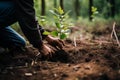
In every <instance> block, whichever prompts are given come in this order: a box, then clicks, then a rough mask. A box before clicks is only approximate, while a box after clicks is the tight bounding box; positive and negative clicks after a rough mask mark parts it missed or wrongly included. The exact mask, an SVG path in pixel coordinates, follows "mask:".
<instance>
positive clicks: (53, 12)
mask: <svg viewBox="0 0 120 80" xmlns="http://www.w3.org/2000/svg"><path fill="white" fill-rule="evenodd" d="M49 11H50V12H51V13H52V14H53V15H55V16H59V15H58V14H56V13H55V11H53V10H49Z"/></svg>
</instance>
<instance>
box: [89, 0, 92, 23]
mask: <svg viewBox="0 0 120 80" xmlns="http://www.w3.org/2000/svg"><path fill="white" fill-rule="evenodd" d="M92 6H93V0H89V20H90V21H92Z"/></svg>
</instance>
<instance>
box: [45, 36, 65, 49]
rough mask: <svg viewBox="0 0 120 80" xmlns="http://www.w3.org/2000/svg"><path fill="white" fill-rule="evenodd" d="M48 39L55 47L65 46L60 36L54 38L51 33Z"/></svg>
mask: <svg viewBox="0 0 120 80" xmlns="http://www.w3.org/2000/svg"><path fill="white" fill-rule="evenodd" d="M46 41H47V42H48V44H50V45H51V46H53V47H55V48H56V49H62V48H63V46H64V42H63V41H62V40H60V39H58V38H54V37H52V36H50V35H48V36H47V37H46Z"/></svg>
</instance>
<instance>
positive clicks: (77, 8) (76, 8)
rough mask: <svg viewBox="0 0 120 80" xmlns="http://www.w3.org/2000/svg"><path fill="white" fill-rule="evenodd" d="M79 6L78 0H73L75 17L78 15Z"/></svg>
mask: <svg viewBox="0 0 120 80" xmlns="http://www.w3.org/2000/svg"><path fill="white" fill-rule="evenodd" d="M79 8H80V4H79V0H75V13H76V17H78V16H79Z"/></svg>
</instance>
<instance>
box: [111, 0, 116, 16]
mask: <svg viewBox="0 0 120 80" xmlns="http://www.w3.org/2000/svg"><path fill="white" fill-rule="evenodd" d="M110 4H111V17H114V16H115V0H110Z"/></svg>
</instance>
